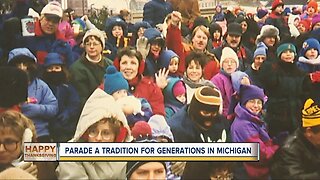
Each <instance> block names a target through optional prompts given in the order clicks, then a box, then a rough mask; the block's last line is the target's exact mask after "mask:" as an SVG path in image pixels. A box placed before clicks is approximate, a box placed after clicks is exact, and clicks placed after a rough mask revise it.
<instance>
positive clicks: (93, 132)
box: [89, 129, 114, 140]
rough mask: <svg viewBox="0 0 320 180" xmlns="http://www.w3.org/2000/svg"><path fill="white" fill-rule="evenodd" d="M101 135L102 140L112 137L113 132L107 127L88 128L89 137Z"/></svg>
mask: <svg viewBox="0 0 320 180" xmlns="http://www.w3.org/2000/svg"><path fill="white" fill-rule="evenodd" d="M99 135H100V136H101V137H102V139H104V140H111V139H112V138H113V137H114V133H112V132H111V131H110V130H108V129H104V130H102V131H98V130H96V129H90V130H89V137H90V138H95V137H98V136H99Z"/></svg>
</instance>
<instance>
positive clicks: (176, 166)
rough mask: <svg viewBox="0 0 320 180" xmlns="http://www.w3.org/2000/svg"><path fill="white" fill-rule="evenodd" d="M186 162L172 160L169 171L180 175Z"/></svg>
mask: <svg viewBox="0 0 320 180" xmlns="http://www.w3.org/2000/svg"><path fill="white" fill-rule="evenodd" d="M186 164H187V162H172V166H171V172H172V174H174V175H176V176H182V174H183V171H184V168H185V167H186Z"/></svg>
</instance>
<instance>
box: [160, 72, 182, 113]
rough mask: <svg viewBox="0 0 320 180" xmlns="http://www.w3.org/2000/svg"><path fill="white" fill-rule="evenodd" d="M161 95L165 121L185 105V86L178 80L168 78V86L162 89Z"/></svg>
mask: <svg viewBox="0 0 320 180" xmlns="http://www.w3.org/2000/svg"><path fill="white" fill-rule="evenodd" d="M163 95H164V106H165V111H166V119H169V118H170V117H171V116H172V115H174V114H175V113H176V112H178V111H179V109H181V108H182V107H183V106H184V105H185V104H186V101H187V97H186V86H185V84H184V82H183V81H182V80H181V79H179V78H169V80H168V85H167V86H166V87H165V88H164V89H163Z"/></svg>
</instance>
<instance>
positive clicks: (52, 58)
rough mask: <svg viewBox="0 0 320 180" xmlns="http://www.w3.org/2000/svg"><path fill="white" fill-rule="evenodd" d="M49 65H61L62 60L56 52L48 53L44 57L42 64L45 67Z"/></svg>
mask: <svg viewBox="0 0 320 180" xmlns="http://www.w3.org/2000/svg"><path fill="white" fill-rule="evenodd" d="M51 65H63V61H62V59H61V57H60V55H59V54H58V53H48V55H47V56H46V58H45V59H44V64H43V66H44V67H45V68H47V67H49V66H51Z"/></svg>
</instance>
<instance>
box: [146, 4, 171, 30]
mask: <svg viewBox="0 0 320 180" xmlns="http://www.w3.org/2000/svg"><path fill="white" fill-rule="evenodd" d="M171 12H172V7H171V4H170V3H168V2H166V1H165V0H151V1H149V2H147V3H146V4H145V5H144V6H143V21H147V22H148V23H149V24H150V25H151V26H152V27H156V25H157V24H162V23H163V21H164V19H165V18H166V16H167V15H168V14H169V13H171Z"/></svg>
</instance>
